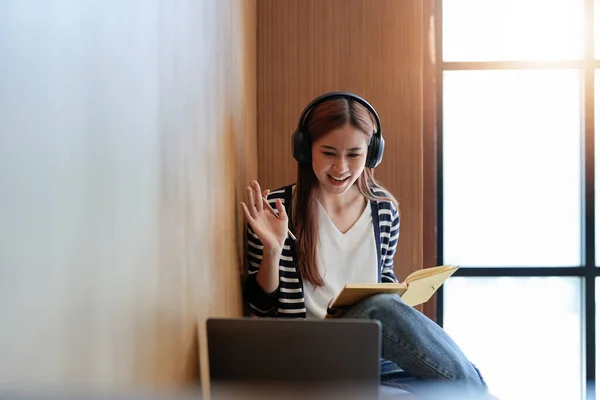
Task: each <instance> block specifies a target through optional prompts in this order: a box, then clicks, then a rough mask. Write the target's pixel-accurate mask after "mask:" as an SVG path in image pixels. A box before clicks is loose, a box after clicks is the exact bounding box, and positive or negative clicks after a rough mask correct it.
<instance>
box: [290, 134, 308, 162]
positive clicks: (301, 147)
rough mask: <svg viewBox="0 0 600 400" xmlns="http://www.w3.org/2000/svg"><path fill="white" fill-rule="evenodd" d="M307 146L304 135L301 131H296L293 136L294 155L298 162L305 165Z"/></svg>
mask: <svg viewBox="0 0 600 400" xmlns="http://www.w3.org/2000/svg"><path fill="white" fill-rule="evenodd" d="M305 147H306V144H305V143H304V134H303V133H302V131H300V130H296V131H295V132H294V133H293V134H292V154H293V156H294V158H295V159H296V161H298V162H299V163H305V162H307V160H306V149H305Z"/></svg>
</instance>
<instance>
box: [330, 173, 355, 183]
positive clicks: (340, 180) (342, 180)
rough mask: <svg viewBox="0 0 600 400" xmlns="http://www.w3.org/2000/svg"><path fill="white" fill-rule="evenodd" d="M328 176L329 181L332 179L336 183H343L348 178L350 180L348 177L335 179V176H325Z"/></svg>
mask: <svg viewBox="0 0 600 400" xmlns="http://www.w3.org/2000/svg"><path fill="white" fill-rule="evenodd" d="M327 176H329V177H330V178H331V179H333V180H334V181H336V182H344V181H345V180H347V179H348V178H350V175H348V176H346V177H344V178H336V177H335V176H331V175H329V174H328V175H327Z"/></svg>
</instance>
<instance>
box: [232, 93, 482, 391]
mask: <svg viewBox="0 0 600 400" xmlns="http://www.w3.org/2000/svg"><path fill="white" fill-rule="evenodd" d="M375 128H376V129H375ZM374 131H375V133H374ZM383 149H384V141H383V137H382V136H381V124H380V122H379V117H378V116H377V113H376V112H375V110H374V109H373V108H372V107H371V106H370V105H369V104H368V103H367V102H366V101H365V100H363V99H362V98H360V97H358V96H355V95H352V94H349V93H341V92H334V93H328V94H325V95H323V96H320V97H318V98H317V99H315V100H313V101H312V102H311V103H310V104H309V105H308V106H307V107H306V109H305V110H304V112H303V113H302V115H301V117H300V121H299V124H298V128H297V130H296V132H295V133H294V135H293V152H294V158H295V159H296V160H297V161H298V177H297V182H296V184H295V185H289V186H285V187H282V188H280V189H278V190H275V191H273V192H270V193H269V191H265V192H261V188H260V185H259V184H258V183H257V182H256V181H253V182H252V184H251V187H250V186H249V187H248V188H247V204H246V203H241V207H242V209H243V212H244V216H245V218H246V221H247V222H248V235H247V239H248V262H247V268H248V278H247V280H246V283H245V296H246V299H247V302H248V305H249V307H250V312H251V313H252V315H254V316H258V317H278V318H323V317H324V316H325V313H326V311H327V305H328V303H329V301H330V300H331V299H332V298H333V297H335V295H337V293H338V292H339V291H340V290H341V289H342V287H343V286H344V285H345V284H348V283H374V282H397V281H398V279H397V278H396V276H395V275H394V265H393V258H394V254H395V252H396V245H397V243H398V234H399V227H400V218H399V213H398V210H397V206H398V203H397V201H396V199H394V197H393V196H392V195H391V194H390V193H389V192H388V191H387V190H385V189H384V188H383V187H382V186H381V185H380V184H379V183H377V181H376V180H375V179H374V177H373V168H375V167H376V166H377V165H378V164H379V163H380V162H381V159H382V156H383ZM263 196H267V200H268V202H269V203H270V204H271V205H274V206H275V207H276V209H277V211H278V214H279V217H277V216H274V215H273V213H271V212H270V211H269V209H268V208H267V206H265V204H264V203H263ZM288 216H291V219H290V218H289V217H288ZM288 228H290V229H291V232H292V235H290V234H288ZM293 234H295V236H296V238H295V240H294V237H293ZM343 317H344V318H366V319H377V320H379V321H380V322H381V325H382V333H383V338H382V352H383V354H382V356H383V360H382V374H381V380H382V383H384V384H388V385H391V386H396V387H400V388H403V389H407V390H410V389H411V388H414V384H415V383H418V382H422V381H423V380H427V381H431V380H436V381H440V380H441V381H446V382H452V383H457V384H460V385H461V386H460V387H461V388H468V390H470V389H475V390H485V387H486V386H485V383H484V381H483V379H482V378H481V376H480V374H479V371H478V370H477V369H476V368H475V367H474V366H473V365H472V364H471V363H470V362H469V361H468V360H467V358H466V357H465V355H464V354H463V353H462V351H461V350H460V349H459V348H458V346H457V345H456V344H455V343H454V342H453V341H452V339H450V337H449V336H448V335H447V334H446V333H445V332H444V331H443V330H442V329H441V328H440V327H439V326H438V325H437V324H435V323H434V322H433V321H431V320H430V319H429V318H427V317H426V316H424V315H423V314H422V313H420V312H418V311H416V310H415V309H414V308H412V307H410V306H408V305H406V304H405V303H404V302H403V301H402V300H401V299H400V298H399V297H398V296H395V295H377V296H372V297H370V298H368V299H366V300H364V301H362V302H360V303H359V304H357V305H355V306H354V307H353V308H351V309H349V310H347V311H346V312H345V314H344V315H343Z"/></svg>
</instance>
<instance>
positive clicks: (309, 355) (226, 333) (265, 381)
mask: <svg viewBox="0 0 600 400" xmlns="http://www.w3.org/2000/svg"><path fill="white" fill-rule="evenodd" d="M206 328H207V341H208V358H209V374H210V384H211V389H216V390H217V391H220V393H222V394H224V393H227V397H229V395H236V394H238V393H244V395H245V396H246V397H244V398H250V397H249V396H251V394H252V393H256V398H265V397H269V398H281V397H278V396H286V397H287V398H289V396H290V395H297V396H298V398H306V397H305V396H306V395H307V394H310V395H315V396H316V397H319V398H331V396H332V395H335V396H336V397H337V396H339V395H344V397H345V398H348V396H349V395H350V397H352V398H376V397H377V393H378V388H379V373H380V355H381V325H380V323H379V322H378V321H374V320H351V319H331V320H289V319H275V318H210V319H208V320H207V322H206ZM249 388H252V389H249ZM271 395H272V397H271ZM365 396H366V397H365Z"/></svg>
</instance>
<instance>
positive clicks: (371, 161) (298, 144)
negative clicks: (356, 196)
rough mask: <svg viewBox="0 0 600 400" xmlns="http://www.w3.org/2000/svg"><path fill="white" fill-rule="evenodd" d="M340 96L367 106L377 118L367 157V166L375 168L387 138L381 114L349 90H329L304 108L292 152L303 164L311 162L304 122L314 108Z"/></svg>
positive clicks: (380, 158)
mask: <svg viewBox="0 0 600 400" xmlns="http://www.w3.org/2000/svg"><path fill="white" fill-rule="evenodd" d="M339 97H341V98H346V99H348V100H353V101H356V102H358V103H360V104H362V105H363V106H364V107H366V108H367V110H369V112H370V113H371V115H372V116H373V118H375V125H376V127H377V130H376V131H375V132H373V135H372V136H371V141H370V142H369V146H368V149H367V158H366V161H365V166H366V167H368V168H375V167H376V166H378V165H379V163H381V160H382V159H383V150H384V148H385V140H384V139H383V134H382V132H381V121H380V120H379V115H377V111H375V108H373V106H371V104H369V102H368V101H366V100H365V99H363V98H362V97H360V96H357V95H355V94H353V93H349V92H329V93H325V94H322V95H321V96H319V97H317V98H315V99H314V100H313V101H311V102H310V103H309V104H308V105H307V106H306V107H305V108H304V110H303V111H302V114H301V115H300V119H299V121H298V127H297V128H296V131H295V132H294V133H293V135H292V153H293V155H294V158H295V159H296V161H298V162H299V163H301V164H307V163H310V159H311V151H312V149H311V143H310V139H309V137H308V134H307V133H306V132H305V131H304V124H305V122H306V119H307V118H308V116H309V115H310V112H311V111H312V110H314V109H315V108H316V107H317V106H318V105H320V104H321V103H323V102H325V101H327V100H331V99H334V98H339Z"/></svg>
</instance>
